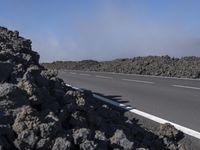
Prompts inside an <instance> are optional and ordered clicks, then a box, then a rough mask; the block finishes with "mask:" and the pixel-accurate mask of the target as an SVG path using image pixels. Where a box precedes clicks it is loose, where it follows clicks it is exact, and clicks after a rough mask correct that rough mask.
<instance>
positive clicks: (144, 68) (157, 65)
mask: <svg viewBox="0 0 200 150" xmlns="http://www.w3.org/2000/svg"><path fill="white" fill-rule="evenodd" d="M43 65H44V66H45V67H47V68H51V69H67V70H84V71H101V72H116V73H128V74H141V75H155V76H167V77H178V78H193V79H196V78H200V58H199V57H193V56H191V57H182V58H171V57H169V56H147V57H135V58H132V59H116V60H113V61H102V62H98V61H94V60H83V61H78V62H76V61H74V62H73V61H56V62H53V63H44V64H43Z"/></svg>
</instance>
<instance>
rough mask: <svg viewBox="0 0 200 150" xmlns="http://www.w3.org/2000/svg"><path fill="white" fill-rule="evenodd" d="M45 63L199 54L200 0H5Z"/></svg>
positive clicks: (2, 16) (6, 16) (8, 21)
mask: <svg viewBox="0 0 200 150" xmlns="http://www.w3.org/2000/svg"><path fill="white" fill-rule="evenodd" d="M0 2H1V4H0V25H1V26H6V27H8V28H10V29H13V30H19V31H20V33H21V34H22V35H23V36H25V37H27V38H30V39H32V41H33V49H34V50H36V51H38V52H39V53H40V56H41V62H46V61H55V60H82V59H97V60H109V59H115V58H122V57H134V56H145V55H170V56H176V57H180V56H187V55H195V56H200V9H199V7H200V0H0Z"/></svg>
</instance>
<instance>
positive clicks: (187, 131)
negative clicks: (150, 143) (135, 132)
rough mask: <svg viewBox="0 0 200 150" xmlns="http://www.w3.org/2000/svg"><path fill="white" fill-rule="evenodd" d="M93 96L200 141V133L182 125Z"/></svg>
mask: <svg viewBox="0 0 200 150" xmlns="http://www.w3.org/2000/svg"><path fill="white" fill-rule="evenodd" d="M66 85H67V86H70V87H72V86H71V85H69V84H66ZM72 88H73V89H75V90H79V91H83V90H81V89H80V88H77V87H72ZM93 96H94V97H95V98H97V99H99V100H101V101H104V102H107V103H109V104H111V105H114V106H116V107H120V108H123V109H126V110H127V111H129V112H132V113H134V114H137V115H140V116H142V117H145V118H147V119H150V120H152V121H155V122H157V123H160V124H165V123H170V124H171V125H173V126H174V127H175V128H176V129H178V130H180V131H182V132H183V133H185V134H187V135H190V136H193V137H195V138H197V139H200V132H198V131H195V130H193V129H190V128H187V127H184V126H181V125H179V124H176V123H173V122H171V121H168V120H165V119H162V118H159V117H157V116H154V115H151V114H148V113H146V112H143V111H140V110H138V109H133V108H132V107H129V106H126V105H124V104H120V103H117V102H115V101H112V100H110V99H107V98H105V97H102V96H99V95H97V94H93Z"/></svg>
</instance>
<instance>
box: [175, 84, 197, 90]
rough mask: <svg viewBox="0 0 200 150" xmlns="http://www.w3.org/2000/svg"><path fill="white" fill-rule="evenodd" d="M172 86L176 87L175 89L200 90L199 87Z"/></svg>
mask: <svg viewBox="0 0 200 150" xmlns="http://www.w3.org/2000/svg"><path fill="white" fill-rule="evenodd" d="M172 86H174V87H179V88H186V89H194V90H200V88H199V87H192V86H184V85H172Z"/></svg>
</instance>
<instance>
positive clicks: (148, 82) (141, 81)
mask: <svg viewBox="0 0 200 150" xmlns="http://www.w3.org/2000/svg"><path fill="white" fill-rule="evenodd" d="M122 80H123V81H131V82H138V83H147V84H154V82H150V81H143V80H132V79H122Z"/></svg>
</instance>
